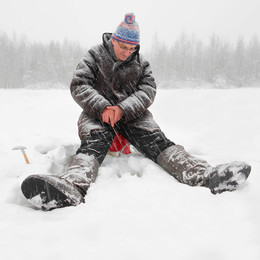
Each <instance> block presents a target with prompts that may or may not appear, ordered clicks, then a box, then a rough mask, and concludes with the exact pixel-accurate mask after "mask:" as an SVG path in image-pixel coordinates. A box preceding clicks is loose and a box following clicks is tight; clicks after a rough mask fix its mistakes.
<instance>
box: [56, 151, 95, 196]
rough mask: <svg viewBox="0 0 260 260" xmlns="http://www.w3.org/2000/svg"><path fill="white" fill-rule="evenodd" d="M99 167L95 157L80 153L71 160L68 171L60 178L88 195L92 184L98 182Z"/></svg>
mask: <svg viewBox="0 0 260 260" xmlns="http://www.w3.org/2000/svg"><path fill="white" fill-rule="evenodd" d="M98 167H99V164H98V161H97V160H96V159H95V157H94V156H93V155H87V154H83V153H78V154H76V155H73V156H72V157H71V158H70V161H69V166H68V169H67V170H66V172H65V173H64V174H62V175H60V177H61V178H63V179H65V180H66V181H68V182H70V183H72V184H74V185H76V186H77V187H78V188H80V190H81V191H82V193H83V195H86V192H87V190H88V188H89V186H90V184H91V183H93V182H94V181H95V180H96V177H97V172H98Z"/></svg>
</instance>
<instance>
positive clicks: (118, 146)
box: [109, 133, 131, 154]
mask: <svg viewBox="0 0 260 260" xmlns="http://www.w3.org/2000/svg"><path fill="white" fill-rule="evenodd" d="M119 139H120V140H119ZM126 144H129V142H128V141H127V140H126V139H125V138H124V137H123V136H122V135H121V134H120V133H117V135H115V138H114V140H113V143H112V144H111V146H110V148H109V151H110V152H120V151H121V150H122V149H123V148H124V147H125V148H124V149H123V151H122V152H123V153H124V154H129V153H131V150H130V145H127V146H126Z"/></svg>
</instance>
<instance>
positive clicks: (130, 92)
mask: <svg viewBox="0 0 260 260" xmlns="http://www.w3.org/2000/svg"><path fill="white" fill-rule="evenodd" d="M111 35H112V34H110V33H105V34H104V35H103V44H100V45H97V46H95V47H93V48H91V49H90V50H89V51H88V53H87V54H86V55H85V56H84V57H83V58H82V59H81V61H80V63H79V64H78V66H77V69H76V71H75V73H74V75H73V79H72V82H71V86H70V89H71V94H72V96H73V98H74V100H75V101H76V102H77V103H78V104H79V105H80V106H81V107H82V109H83V112H82V114H81V116H80V119H79V122H78V124H79V134H80V137H81V138H83V136H84V135H88V134H89V133H90V132H91V131H93V130H102V129H103V128H104V123H103V122H102V121H101V114H102V112H103V110H104V109H105V108H106V107H107V106H111V105H117V106H119V107H120V108H121V109H122V110H123V112H124V116H123V118H122V120H124V122H125V123H128V124H131V125H132V126H133V127H138V128H142V129H146V130H148V131H157V130H159V127H158V125H157V124H156V123H155V121H154V120H153V118H152V114H151V113H150V112H149V111H148V110H147V108H148V107H149V106H150V105H151V104H152V103H153V101H154V98H155V94H156V84H155V81H154V78H153V75H152V71H151V68H150V65H149V63H148V62H147V61H146V60H145V59H144V58H143V57H142V56H141V55H140V54H139V46H137V51H135V52H134V53H133V54H132V55H131V56H130V57H129V58H128V59H127V60H126V61H118V60H117V59H116V57H115V54H114V51H113V46H112V41H111Z"/></svg>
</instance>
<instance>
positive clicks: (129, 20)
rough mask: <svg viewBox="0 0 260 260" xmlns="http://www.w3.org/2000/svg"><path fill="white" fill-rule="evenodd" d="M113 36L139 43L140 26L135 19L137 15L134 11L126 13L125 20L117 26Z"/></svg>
mask: <svg viewBox="0 0 260 260" xmlns="http://www.w3.org/2000/svg"><path fill="white" fill-rule="evenodd" d="M112 38H113V39H115V40H117V41H120V42H124V43H128V44H133V45H137V44H139V42H140V32H139V26H138V24H137V22H136V21H135V15H134V14H133V13H127V14H126V15H125V19H124V21H123V22H122V23H120V25H119V26H118V27H117V29H116V31H115V32H114V33H113V35H112Z"/></svg>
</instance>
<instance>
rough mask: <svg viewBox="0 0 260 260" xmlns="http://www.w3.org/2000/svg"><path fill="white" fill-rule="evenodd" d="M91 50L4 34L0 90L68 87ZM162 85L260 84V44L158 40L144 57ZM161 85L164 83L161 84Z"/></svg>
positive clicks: (0, 36) (183, 36)
mask: <svg viewBox="0 0 260 260" xmlns="http://www.w3.org/2000/svg"><path fill="white" fill-rule="evenodd" d="M86 51H87V48H82V47H81V46H80V45H79V44H78V43H75V42H70V41H64V42H63V43H59V42H54V41H51V42H50V43H48V44H43V43H40V42H34V43H30V42H28V40H27V39H26V38H25V37H23V38H18V37H16V35H15V34H14V35H13V36H12V37H8V36H7V35H6V34H4V33H1V34H0V88H23V87H28V86H29V87H41V86H43V87H55V86H58V85H61V86H64V87H69V84H70V81H71V78H72V74H73V72H74V70H75V68H76V66H77V64H78V62H79V60H80V59H81V57H82V56H83V55H84V54H85V53H86ZM146 58H147V59H148V60H149V61H150V63H151V66H152V70H153V72H154V75H155V78H156V81H157V82H158V83H159V84H158V85H159V86H163V87H168V88H171V87H178V86H182V85H183V84H182V83H183V82H184V83H187V82H188V84H187V85H189V84H190V83H192V84H191V85H192V86H195V87H196V86H199V85H202V86H203V85H204V84H206V83H209V84H211V85H213V86H215V87H220V88H221V87H228V86H237V87H244V86H259V85H260V42H259V40H258V38H257V37H253V38H252V39H251V40H250V41H248V43H246V42H245V41H244V39H243V38H240V39H238V41H237V42H236V43H235V44H230V43H229V42H227V41H224V40H222V39H221V38H220V37H218V36H217V35H213V36H212V37H211V38H210V40H209V42H208V43H207V44H205V43H203V42H202V41H201V40H199V39H197V38H196V37H195V36H194V35H192V36H190V35H187V34H185V33H182V34H181V35H180V36H179V37H178V38H177V39H176V40H175V41H174V42H172V43H168V44H167V45H166V43H164V42H162V41H160V40H159V38H158V36H155V37H154V39H153V42H152V48H151V50H150V51H149V52H148V53H146ZM162 83H163V84H162Z"/></svg>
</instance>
